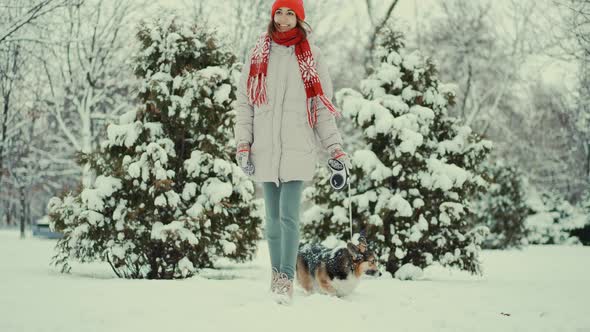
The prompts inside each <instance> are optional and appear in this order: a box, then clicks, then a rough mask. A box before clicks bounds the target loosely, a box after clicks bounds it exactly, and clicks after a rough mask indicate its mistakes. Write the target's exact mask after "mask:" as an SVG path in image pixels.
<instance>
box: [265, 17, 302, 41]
mask: <svg viewBox="0 0 590 332" xmlns="http://www.w3.org/2000/svg"><path fill="white" fill-rule="evenodd" d="M295 29H299V30H301V32H302V33H303V36H305V38H307V35H308V34H309V33H311V31H312V30H311V26H309V24H307V22H305V21H302V20H300V19H299V18H297V24H296V25H295ZM275 32H277V27H276V26H275V21H274V20H273V19H272V18H271V19H270V22H269V23H268V34H269V35H272V34H274V33H275Z"/></svg>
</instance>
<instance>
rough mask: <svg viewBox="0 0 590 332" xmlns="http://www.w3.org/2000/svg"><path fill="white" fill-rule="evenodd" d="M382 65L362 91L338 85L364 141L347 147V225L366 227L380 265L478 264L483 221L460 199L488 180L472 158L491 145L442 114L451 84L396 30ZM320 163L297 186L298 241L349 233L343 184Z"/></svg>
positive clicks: (474, 267)
mask: <svg viewBox="0 0 590 332" xmlns="http://www.w3.org/2000/svg"><path fill="white" fill-rule="evenodd" d="M378 56H379V58H380V60H381V61H380V65H379V67H378V68H377V69H376V70H375V72H374V73H372V74H371V75H370V76H369V77H368V78H366V79H365V80H363V81H362V83H361V92H358V91H355V90H352V89H343V90H340V91H339V92H338V93H337V101H338V103H339V105H341V107H342V110H343V114H344V116H345V118H347V119H348V120H349V121H352V122H353V123H355V124H356V125H357V127H358V128H359V130H362V131H363V134H364V140H365V143H366V148H365V149H361V150H357V151H349V153H350V154H351V155H352V159H353V160H352V161H353V164H354V166H353V170H352V180H351V189H352V190H351V191H352V210H353V219H354V227H355V232H358V231H359V230H360V229H366V232H367V237H368V239H369V241H373V242H374V243H375V248H376V250H377V252H378V253H379V256H380V260H381V262H382V263H385V264H386V269H387V271H389V272H391V273H392V274H395V272H396V271H397V270H398V269H399V268H400V267H401V266H403V265H405V264H408V263H411V264H413V265H414V266H416V267H420V268H424V267H426V266H428V265H430V264H433V263H434V262H438V263H440V264H442V265H445V266H455V267H458V268H461V269H465V270H468V271H471V272H473V273H477V272H479V271H480V267H479V261H478V253H479V250H480V244H481V241H482V240H483V238H484V236H485V234H486V228H485V227H474V226H473V225H471V224H470V223H468V220H469V219H468V218H467V215H468V214H469V213H470V211H469V209H468V206H467V203H468V197H472V195H474V194H475V192H477V191H478V190H480V189H481V187H482V186H484V185H486V181H485V180H484V179H483V178H482V177H481V175H480V174H481V170H480V169H479V168H480V164H481V163H482V161H483V160H484V159H485V158H486V156H487V154H488V152H489V151H490V149H491V145H492V144H491V142H489V141H487V140H482V139H480V138H479V137H477V136H476V135H475V134H474V133H472V131H471V129H470V128H469V127H467V126H464V125H462V124H461V123H460V122H459V121H458V120H457V119H454V118H451V117H449V116H448V114H447V107H449V106H450V105H452V103H453V98H454V92H453V89H452V87H451V86H449V85H446V84H442V83H441V82H440V81H439V80H438V78H437V72H436V68H435V65H434V64H433V63H432V62H431V61H430V60H429V59H426V58H424V57H423V56H422V55H421V54H420V53H419V52H409V51H407V50H406V48H405V46H404V42H403V38H402V36H401V34H399V33H394V32H391V31H387V32H385V34H384V35H383V39H382V41H381V43H380V49H379V51H378ZM327 175H328V174H327V172H326V169H325V168H320V169H319V171H318V173H317V174H316V178H315V181H314V183H315V184H316V185H315V187H309V188H307V189H306V190H305V192H304V199H305V200H308V201H311V202H312V207H311V208H310V209H309V210H307V211H305V213H304V215H303V220H302V221H303V228H302V229H303V236H304V239H305V241H321V240H322V239H325V238H327V237H328V236H330V235H334V236H336V237H338V238H341V239H348V238H349V237H350V235H349V231H348V218H347V211H348V204H349V202H348V198H347V191H346V190H345V191H342V192H333V190H331V188H330V185H329V183H328V182H327V181H328V179H327Z"/></svg>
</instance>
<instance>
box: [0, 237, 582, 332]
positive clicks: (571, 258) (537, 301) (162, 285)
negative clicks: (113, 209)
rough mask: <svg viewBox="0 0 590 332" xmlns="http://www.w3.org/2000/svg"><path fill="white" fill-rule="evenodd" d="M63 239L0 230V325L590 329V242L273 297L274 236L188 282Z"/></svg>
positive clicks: (487, 255) (8, 328)
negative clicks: (114, 262) (67, 261)
mask: <svg viewBox="0 0 590 332" xmlns="http://www.w3.org/2000/svg"><path fill="white" fill-rule="evenodd" d="M54 243H55V242H54V241H53V240H39V239H34V238H30V237H28V238H26V239H24V240H20V239H19V238H18V233H17V232H13V231H6V230H3V231H0V262H1V263H2V264H1V265H0V331H2V332H17V331H26V332H33V331H56V332H57V331H59V332H67V331H72V332H82V331H100V332H106V331H125V332H132V331H158V332H161V331H240V332H242V331H320V330H322V329H323V330H324V331H326V330H327V329H329V331H336V332H339V331H364V330H374V331H535V332H538V331H576V332H582V331H590V316H589V315H588V314H589V313H590V311H589V310H588V308H589V307H588V301H590V267H589V265H588V263H589V262H590V260H589V259H588V258H589V257H590V248H588V247H567V246H533V247H529V248H527V249H525V250H523V251H516V250H514V251H485V252H484V253H483V257H482V260H483V266H484V269H485V271H484V276H483V277H474V276H470V275H468V274H465V273H463V272H458V271H450V270H446V269H442V268H431V269H428V270H426V271H425V273H424V277H423V279H422V280H419V281H400V280H397V279H392V278H391V277H389V276H387V275H385V276H384V277H381V278H379V279H370V278H367V279H365V280H363V281H362V282H361V283H360V285H359V287H358V288H357V289H356V291H355V292H354V293H353V294H352V295H351V296H349V297H347V298H342V299H339V298H334V297H329V296H325V295H311V296H304V295H303V294H302V293H301V291H300V290H299V289H297V290H296V293H295V298H294V302H293V304H292V305H291V306H281V305H277V304H275V303H274V302H273V301H272V300H271V299H270V298H269V296H268V293H266V290H267V288H268V276H269V264H268V252H267V247H266V243H265V242H261V243H260V250H259V253H258V255H257V258H256V259H255V260H254V261H253V262H250V263H246V264H231V263H223V262H220V264H219V267H220V269H219V270H207V271H204V272H203V273H202V274H201V275H200V276H197V277H194V278H191V279H187V280H173V281H160V280H158V281H153V280H122V279H117V278H116V277H114V275H113V273H112V272H111V271H110V268H109V267H108V266H107V265H103V264H91V265H89V264H87V265H73V270H72V274H70V275H64V274H60V273H58V272H57V270H56V269H55V268H53V267H50V266H49V265H48V262H49V259H50V257H51V256H52V255H53V245H54Z"/></svg>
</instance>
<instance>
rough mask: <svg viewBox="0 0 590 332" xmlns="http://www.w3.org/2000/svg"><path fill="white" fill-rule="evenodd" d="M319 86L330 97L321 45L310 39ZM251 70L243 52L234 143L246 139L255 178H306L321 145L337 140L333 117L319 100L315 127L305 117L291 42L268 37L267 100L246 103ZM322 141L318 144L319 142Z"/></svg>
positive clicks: (273, 180) (330, 143)
mask: <svg viewBox="0 0 590 332" xmlns="http://www.w3.org/2000/svg"><path fill="white" fill-rule="evenodd" d="M310 47H311V51H312V54H313V58H314V60H315V63H316V66H317V71H318V74H319V76H320V82H321V85H322V90H323V91H324V94H325V95H326V97H328V99H330V100H332V95H333V87H332V80H331V78H330V75H329V73H328V66H327V64H326V63H325V61H324V59H323V57H322V55H321V53H320V49H319V48H318V47H317V46H315V45H313V44H311V42H310ZM249 71H250V54H248V56H247V58H246V61H245V64H244V67H243V69H242V73H241V78H240V82H239V86H238V90H237V101H236V124H235V127H234V135H235V140H236V143H237V144H238V145H239V144H241V143H249V144H250V160H251V162H252V163H253V164H254V175H253V179H254V181H256V182H274V183H275V184H276V185H277V186H278V185H279V181H280V182H287V181H293V180H302V181H309V180H311V179H312V178H313V175H314V172H315V167H316V165H317V161H318V153H319V152H321V150H320V148H323V149H324V150H325V151H327V149H328V147H329V146H330V145H332V144H340V145H342V137H341V135H340V132H339V131H338V128H337V126H336V121H335V118H334V116H333V115H332V114H331V113H330V112H329V111H328V110H327V109H326V108H325V106H324V105H323V104H322V103H320V104H319V107H318V108H319V110H318V120H317V123H316V125H315V126H314V128H313V129H312V128H310V126H309V124H308V122H307V109H306V98H307V97H306V94H305V88H304V86H303V80H302V79H301V72H300V71H299V65H298V63H297V58H296V56H295V46H290V47H286V46H283V45H279V44H277V43H275V42H274V41H272V42H271V48H270V57H269V61H268V70H267V77H266V82H267V86H266V93H267V100H268V103H267V104H263V105H260V107H256V106H253V105H251V104H250V103H249V102H248V96H247V88H246V85H247V82H248V74H249ZM320 145H321V146H320Z"/></svg>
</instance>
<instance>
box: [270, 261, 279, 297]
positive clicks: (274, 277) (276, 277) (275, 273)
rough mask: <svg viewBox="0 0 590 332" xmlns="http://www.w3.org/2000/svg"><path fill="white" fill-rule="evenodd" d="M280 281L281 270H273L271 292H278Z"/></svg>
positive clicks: (274, 268)
mask: <svg viewBox="0 0 590 332" xmlns="http://www.w3.org/2000/svg"><path fill="white" fill-rule="evenodd" d="M278 281H279V270H277V268H276V267H273V268H272V275H271V277H270V292H271V293H273V294H274V293H276V292H277V285H278Z"/></svg>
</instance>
